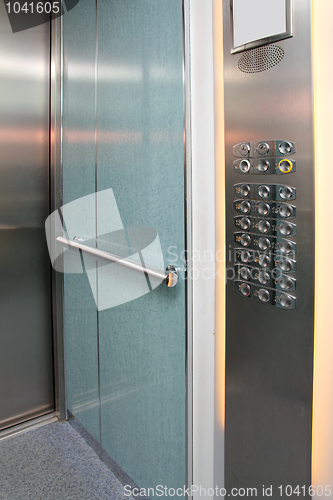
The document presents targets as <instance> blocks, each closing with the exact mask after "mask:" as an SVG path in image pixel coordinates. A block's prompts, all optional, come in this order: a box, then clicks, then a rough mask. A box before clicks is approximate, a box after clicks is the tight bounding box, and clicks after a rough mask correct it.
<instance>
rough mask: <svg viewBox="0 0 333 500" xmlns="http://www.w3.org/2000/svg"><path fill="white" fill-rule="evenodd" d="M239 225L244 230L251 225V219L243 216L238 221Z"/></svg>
mask: <svg viewBox="0 0 333 500" xmlns="http://www.w3.org/2000/svg"><path fill="white" fill-rule="evenodd" d="M240 227H241V228H242V229H244V230H246V229H250V227H251V220H250V219H249V218H248V217H243V218H242V219H241V221H240Z"/></svg>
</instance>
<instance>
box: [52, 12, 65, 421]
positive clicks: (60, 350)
mask: <svg viewBox="0 0 333 500" xmlns="http://www.w3.org/2000/svg"><path fill="white" fill-rule="evenodd" d="M50 29H51V65H50V212H53V211H55V210H58V209H59V208H60V207H61V205H62V102H63V99H62V96H63V36H62V30H63V23H62V17H58V18H56V19H54V20H53V21H52V22H50ZM51 286H52V323H53V338H54V372H55V409H56V411H57V413H58V416H59V418H60V420H66V419H67V402H66V378H65V341H64V328H63V289H64V275H63V274H62V273H57V272H55V271H54V270H53V269H52V271H51Z"/></svg>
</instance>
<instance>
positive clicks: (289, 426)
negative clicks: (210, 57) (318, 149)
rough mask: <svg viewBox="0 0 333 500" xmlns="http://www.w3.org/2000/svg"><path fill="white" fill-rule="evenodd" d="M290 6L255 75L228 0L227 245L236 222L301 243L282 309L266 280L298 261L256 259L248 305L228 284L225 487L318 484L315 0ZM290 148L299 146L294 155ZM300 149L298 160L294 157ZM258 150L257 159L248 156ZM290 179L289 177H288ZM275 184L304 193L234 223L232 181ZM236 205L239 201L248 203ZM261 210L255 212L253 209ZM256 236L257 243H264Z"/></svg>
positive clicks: (243, 253)
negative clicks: (288, 32) (271, 52)
mask: <svg viewBox="0 0 333 500" xmlns="http://www.w3.org/2000/svg"><path fill="white" fill-rule="evenodd" d="M293 4H294V21H295V36H294V37H293V38H290V39H288V40H283V41H281V42H279V44H278V45H279V47H281V49H283V51H284V53H285V57H284V58H283V60H282V61H281V62H280V63H279V64H278V65H276V66H274V67H271V68H270V69H269V71H263V72H260V73H255V74H248V73H243V72H241V71H239V67H238V56H235V55H232V54H231V51H232V48H233V47H232V40H231V39H230V38H231V37H230V32H231V19H230V16H231V13H230V4H229V2H223V7H224V12H223V19H224V40H223V43H224V65H225V80H224V83H225V86H224V90H225V127H226V134H225V139H226V156H225V159H226V167H227V168H226V198H227V200H226V210H227V218H226V221H227V229H226V237H227V248H229V247H228V246H229V245H231V247H232V246H233V245H234V243H233V241H234V233H235V226H236V227H237V228H238V227H239V228H241V224H243V225H244V224H245V226H248V224H249V222H248V221H246V220H245V221H244V220H243V219H244V217H246V218H247V219H249V221H250V225H251V226H250V229H249V233H252V232H253V233H255V234H257V235H258V236H259V234H260V235H261V236H260V238H266V237H267V239H268V240H270V242H271V241H275V239H273V238H270V236H279V237H285V238H286V237H288V238H291V241H292V242H294V243H295V242H296V238H297V284H296V283H295V282H294V281H293V280H292V278H293V276H292V275H291V276H290V278H291V279H289V276H287V278H285V279H283V280H282V281H279V282H278V284H277V285H278V286H279V290H278V288H276V292H278V291H279V294H280V295H279V302H278V303H279V304H280V305H281V306H282V307H267V305H269V304H270V301H271V300H273V297H274V294H273V293H272V292H271V290H272V289H273V288H272V289H271V288H270V287H269V286H268V285H267V284H266V283H271V284H272V281H269V279H270V277H269V276H268V277H267V276H266V273H267V274H270V273H269V271H270V269H271V267H272V265H273V264H274V266H275V263H276V262H279V266H280V271H281V272H282V273H283V274H284V275H285V274H286V273H290V272H293V270H294V269H295V261H294V259H289V258H286V257H283V258H282V257H280V258H279V259H277V260H275V259H274V262H273V263H272V260H270V261H269V260H268V259H269V258H270V256H269V254H268V253H267V254H266V255H265V254H260V255H259V256H258V264H259V263H261V264H262V265H265V266H266V268H265V269H264V271H260V272H261V275H260V280H261V282H260V285H259V283H258V282H257V285H255V284H254V283H250V287H251V293H252V292H253V294H255V293H256V292H257V294H258V295H257V296H256V300H247V298H246V296H242V295H241V294H240V293H235V290H234V285H233V282H232V281H231V280H230V281H229V280H228V282H227V286H226V289H227V291H226V293H227V300H226V304H227V319H226V329H227V334H226V336H227V340H226V417H225V418H226V447H225V461H226V473H225V478H226V487H227V488H232V487H237V486H242V485H247V484H251V486H258V488H260V489H262V485H263V484H265V483H269V484H272V485H273V488H275V487H276V486H278V485H279V484H280V483H279V481H283V482H284V483H285V484H311V483H310V481H311V477H310V468H311V418H312V363H313V358H312V356H313V321H314V310H313V302H314V172H313V163H314V161H313V158H314V151H313V107H312V105H313V103H312V73H311V67H312V66H311V2H304V1H302V0H294V2H293ZM273 138H281V139H283V141H282V140H281V141H278V144H276V141H275V147H274V144H273V145H272V142H274V141H272V139H273ZM260 142H264V143H267V144H268V146H269V151H268V152H267V153H266V154H267V156H266V155H262V156H261V157H260V155H259V153H258V152H256V150H255V147H254V148H252V146H251V144H253V145H254V144H258V143H260ZM293 143H294V144H296V145H297V151H296V150H295V148H294V147H293ZM236 144H237V145H240V147H241V146H242V145H243V144H247V145H250V150H249V151H248V152H247V153H246V155H241V154H240V151H239V155H238V159H237V160H236V158H235V156H234V153H233V146H234V145H236ZM272 146H273V147H272ZM293 150H294V153H295V154H294V155H293V156H290V154H292V153H293ZM244 151H245V148H244ZM252 151H253V156H255V158H251V155H252ZM250 153H251V154H250ZM277 157H278V158H277ZM243 159H247V160H248V161H249V162H250V164H251V165H250V169H249V170H248V172H244V173H243V172H242V171H241V168H240V162H241V161H242V160H243ZM259 160H265V161H267V162H269V166H268V165H267V164H265V163H260V167H261V168H258V166H259ZM289 161H290V162H291V164H290V163H289ZM295 161H296V163H297V168H296V163H294V162H295ZM233 162H234V168H232V165H233ZM272 162H273V164H272ZM280 162H282V163H280ZM279 164H280V167H281V168H279ZM291 165H292V169H291V171H290V172H288V170H289V167H290V166H291ZM266 166H267V169H266V170H265V168H266ZM252 174H254V175H252ZM272 174H278V176H279V177H277V176H276V175H274V176H273V175H272ZM285 175H287V176H288V177H284V178H283V180H281V179H282V177H281V176H285ZM254 178H255V181H254V180H253V179H254ZM275 179H278V181H277V182H278V183H279V184H281V186H282V185H284V184H288V185H289V184H290V185H291V186H292V187H293V188H294V189H296V190H297V196H296V198H295V202H292V205H290V206H289V200H290V198H288V196H289V195H290V192H289V191H288V190H286V191H281V192H282V198H283V202H282V201H281V203H280V202H279V203H275V204H274V202H272V201H271V202H270V201H266V200H264V199H262V201H261V202H253V201H251V200H250V198H251V197H247V199H246V200H244V199H243V200H242V201H247V202H248V203H249V204H250V205H251V212H249V213H248V214H245V215H244V214H243V212H241V211H240V213H239V217H236V218H234V215H235V214H234V212H233V208H234V199H235V194H234V185H235V184H239V183H244V184H246V185H248V184H249V185H250V184H251V183H252V182H256V183H257V184H259V185H260V186H266V185H268V186H270V185H272V184H275V182H276V181H275ZM279 194H280V192H279ZM237 197H238V198H241V196H237ZM286 201H287V203H288V204H286V203H285V202H286ZM237 204H238V205H240V204H241V201H239V202H238V203H237ZM279 205H280V206H279ZM281 205H284V208H281ZM255 206H257V210H255V211H253V207H255ZM294 206H295V207H296V206H297V218H295V219H291V220H290V222H289V221H288V220H287V219H286V217H288V216H290V215H292V214H293V212H294V209H293V208H290V207H294ZM239 210H240V208H239ZM273 210H274V212H275V211H277V215H278V217H279V219H278V220H277V219H276V218H275V217H274V216H272V212H273ZM294 214H295V215H296V213H294ZM253 216H254V217H253ZM242 220H243V222H242ZM296 222H297V236H295V235H296V226H295V223H296ZM239 230H240V229H239ZM294 238H295V239H294ZM256 239H258V244H259V237H257V238H256ZM282 239H283V238H282ZM261 244H262V245H264V246H265V245H267V242H266V241H265V240H261ZM259 248H260V247H259ZM288 248H289V246H288V244H283V246H282V249H284V250H287V249H288ZM238 252H239V260H238V259H237V262H239V264H237V263H236V264H235V262H234V259H233V255H232V256H231V259H230V260H231V262H230V263H229V262H228V264H227V266H228V267H229V266H230V267H232V271H233V272H234V266H235V265H236V266H241V267H247V268H250V267H252V265H251V260H250V259H251V258H252V255H251V253H250V252H251V250H249V249H247V248H242V249H239V251H238ZM241 257H243V259H241ZM259 258H260V262H259ZM252 262H253V260H252ZM254 262H255V261H254ZM242 264H243V265H242ZM258 264H257V263H256V262H255V263H254V264H253V267H257V268H258V269H259V268H260V267H262V266H259V265H258ZM237 269H240V267H237ZM244 276H245V274H244ZM258 281H259V276H258ZM241 282H242V280H241ZM294 285H295V287H296V288H297V307H296V308H294V309H293V306H294V305H295V302H294V300H293V297H294V294H293V291H292V287H293V286H294ZM261 290H266V291H268V292H269V297H268V294H267V293H264V292H261V293H260V297H259V292H260V291H261ZM289 292H290V295H289ZM295 296H296V293H295ZM260 298H261V299H260ZM266 299H268V300H266ZM265 300H266V302H265ZM274 300H275V297H274ZM221 452H222V451H221ZM281 478H283V479H281ZM258 491H259V490H258Z"/></svg>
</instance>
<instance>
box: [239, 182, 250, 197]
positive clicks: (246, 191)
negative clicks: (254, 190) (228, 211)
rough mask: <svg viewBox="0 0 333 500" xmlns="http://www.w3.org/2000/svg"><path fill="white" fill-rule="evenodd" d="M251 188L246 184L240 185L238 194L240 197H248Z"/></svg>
mask: <svg viewBox="0 0 333 500" xmlns="http://www.w3.org/2000/svg"><path fill="white" fill-rule="evenodd" d="M250 191H251V187H250V186H249V185H248V184H242V185H241V187H240V192H241V195H242V196H249V194H250Z"/></svg>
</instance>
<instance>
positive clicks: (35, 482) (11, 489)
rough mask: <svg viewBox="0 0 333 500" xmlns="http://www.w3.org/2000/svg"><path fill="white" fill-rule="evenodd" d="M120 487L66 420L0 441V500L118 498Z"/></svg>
mask: <svg viewBox="0 0 333 500" xmlns="http://www.w3.org/2000/svg"><path fill="white" fill-rule="evenodd" d="M125 498H126V499H128V498H129V499H130V500H131V499H132V497H129V496H124V487H123V485H122V484H121V483H120V481H119V480H118V479H117V478H116V477H115V476H114V475H113V474H112V472H111V471H110V470H109V469H108V468H107V467H106V465H105V464H104V463H103V462H102V461H101V460H100V459H99V457H98V456H97V455H96V454H95V452H94V451H93V450H92V449H91V448H90V447H89V446H88V445H87V443H86V442H85V441H84V440H83V439H82V438H81V436H80V435H79V434H78V433H77V432H76V431H75V429H73V427H72V426H71V425H70V424H69V423H67V422H62V423H60V422H54V423H50V424H47V425H44V426H43V427H39V428H37V429H33V430H30V431H28V432H24V433H22V434H19V435H17V436H13V437H10V438H8V439H4V440H2V441H0V500H122V499H125Z"/></svg>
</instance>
